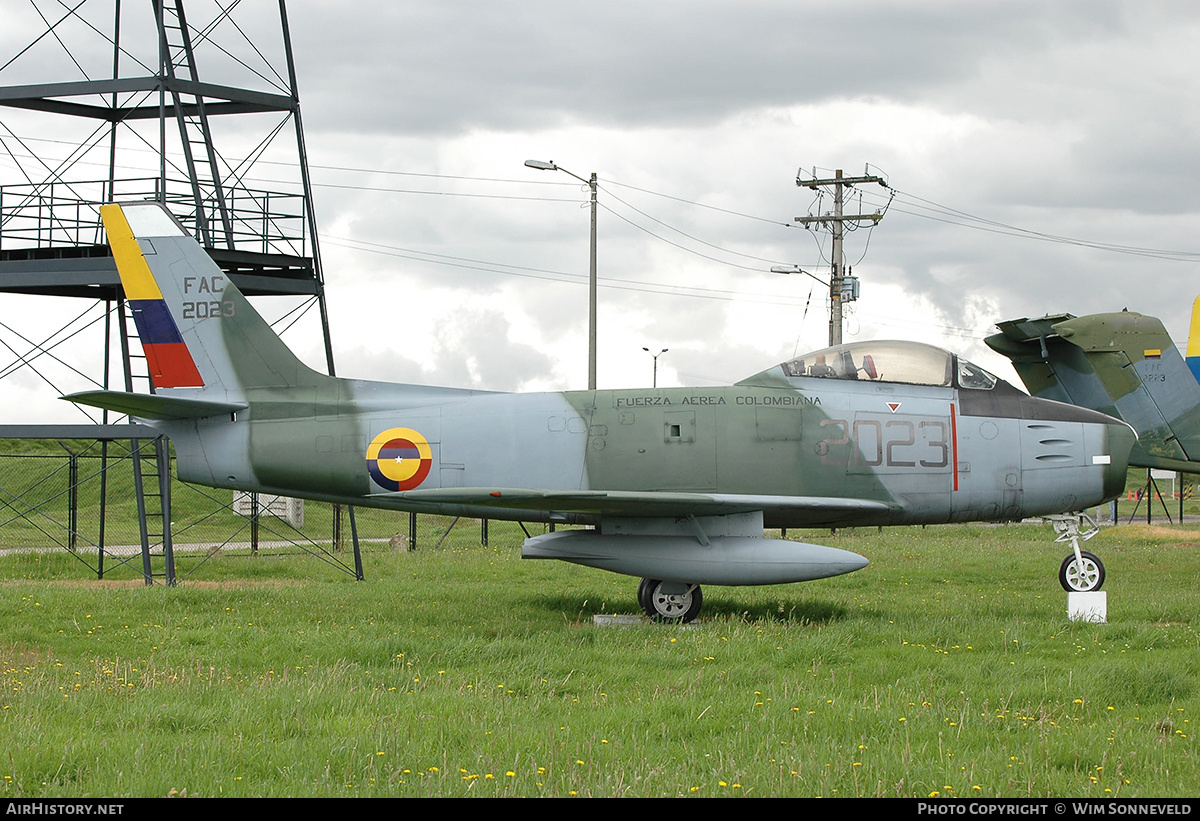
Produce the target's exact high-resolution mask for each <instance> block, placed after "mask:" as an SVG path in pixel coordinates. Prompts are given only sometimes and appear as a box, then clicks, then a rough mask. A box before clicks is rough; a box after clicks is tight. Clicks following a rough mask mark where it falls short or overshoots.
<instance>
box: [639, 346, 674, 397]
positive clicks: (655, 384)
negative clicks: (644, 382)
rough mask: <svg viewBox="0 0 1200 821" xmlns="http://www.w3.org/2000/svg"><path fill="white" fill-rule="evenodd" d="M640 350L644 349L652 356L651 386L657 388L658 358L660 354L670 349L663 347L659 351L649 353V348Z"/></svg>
mask: <svg viewBox="0 0 1200 821" xmlns="http://www.w3.org/2000/svg"><path fill="white" fill-rule="evenodd" d="M642 350H643V351H645V352H646V353H649V354H650V355H651V356H652V357H654V382H653V387H655V388H657V387H658V358H659V357H660V356H662V355H663V354H665V353H666V352H667V351H668V350H670V349H669V348H663V349H662V350H661V351H659V352H658V353H650V349H649V348H642Z"/></svg>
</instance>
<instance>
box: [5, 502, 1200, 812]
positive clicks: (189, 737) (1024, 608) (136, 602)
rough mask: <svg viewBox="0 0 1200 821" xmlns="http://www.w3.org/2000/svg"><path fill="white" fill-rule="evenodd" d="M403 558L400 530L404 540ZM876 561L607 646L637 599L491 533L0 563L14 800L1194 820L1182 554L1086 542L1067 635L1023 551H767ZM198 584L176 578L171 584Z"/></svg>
mask: <svg viewBox="0 0 1200 821" xmlns="http://www.w3.org/2000/svg"><path fill="white" fill-rule="evenodd" d="M395 529H396V530H403V524H399V525H397V527H396V528H395ZM788 535H789V537H792V538H804V539H807V540H811V541H816V542H819V543H824V544H831V545H834V546H837V547H843V548H847V549H850V550H854V551H857V552H860V553H862V554H864V555H866V556H867V557H868V558H870V559H871V562H872V564H871V566H870V567H868V568H866V569H865V570H863V571H860V572H858V573H855V574H852V575H849V576H845V577H841V578H837V579H831V580H826V581H819V582H810V583H807V584H803V585H784V586H776V587H761V588H720V587H708V588H706V589H705V609H704V612H703V614H702V616H701V620H700V621H699V622H697V623H696V624H695V625H693V626H690V627H686V628H681V627H666V626H657V625H651V624H645V623H643V624H638V625H634V626H629V627H611V626H610V627H597V626H595V625H594V624H593V620H592V616H593V615H595V614H601V613H614V612H615V613H633V612H635V611H636V604H635V601H634V591H635V588H636V580H635V579H630V578H627V577H622V576H614V575H611V574H607V573H603V572H601V571H596V570H591V569H587V568H581V567H575V566H571V565H565V564H561V563H558V562H531V561H522V560H521V559H520V558H519V544H520V539H521V536H522V534H521V532H520V530H519V529H518V528H517V527H516V526H515V525H513V526H509V525H502V524H499V523H492V527H491V541H490V546H489V547H481V546H479V539H478V531H477V529H471V528H461V529H456V530H455V531H454V532H452V533H451V536H450V538H448V539H447V540H446V541H445V543H444V544H443V546H442V547H441V548H440V549H436V550H435V549H432V544H431V543H430V544H429V545H428V547H427V549H423V550H419V551H417V552H415V553H407V552H401V551H392V550H389V549H386V548H385V547H382V546H376V547H371V548H369V549H368V550H367V552H366V554H365V556H364V561H365V571H366V581H364V582H356V581H354V580H353V579H352V578H350V577H349V576H347V575H346V574H345V573H342V572H338V571H337V570H335V569H333V568H330V567H329V566H327V565H325V564H323V563H321V562H318V561H315V560H314V559H312V558H311V557H307V556H304V555H272V554H270V553H269V552H268V553H263V554H260V555H259V556H257V557H249V556H247V555H244V554H239V553H236V552H229V553H225V554H224V555H221V556H219V557H216V558H215V559H210V560H209V561H208V562H207V563H206V564H205V565H204V567H203V574H200V573H197V574H193V575H192V576H190V577H189V580H188V581H186V582H185V583H183V584H181V585H180V586H179V587H176V588H174V589H170V588H165V587H161V586H156V587H151V588H147V587H144V586H143V585H141V584H140V583H138V582H136V581H132V580H131V581H128V582H121V581H115V582H110V581H105V582H97V581H95V580H94V577H89V572H88V570H87V568H86V567H85V566H83V565H82V564H81V563H80V562H78V561H76V560H74V559H72V558H71V557H69V556H68V555H66V554H65V552H63V551H57V552H54V553H48V554H21V555H10V556H6V557H3V558H0V580H2V581H0V586H2V589H3V595H2V596H0V613H2V616H0V618H2V619H3V623H4V632H3V636H4V638H3V641H2V642H0V671H2V676H0V687H2V692H0V735H2V737H3V738H5V739H8V742H7V744H6V745H5V746H6V754H5V756H4V761H3V763H2V764H0V772H2V773H3V775H2V781H0V795H4V796H62V797H69V796H165V795H170V794H186V795H188V796H221V795H224V796H505V795H508V796H746V797H755V796H757V797H764V796H910V797H926V796H934V795H940V796H958V797H974V796H979V797H996V796H1004V797H1012V796H1062V797H1066V796H1079V797H1099V798H1104V797H1110V796H1112V797H1147V796H1156V797H1162V796H1195V795H1197V794H1200V786H1198V785H1200V760H1198V758H1197V755H1196V746H1195V741H1194V733H1195V730H1196V729H1197V728H1196V727H1195V726H1194V725H1193V724H1192V717H1193V716H1195V715H1197V713H1198V712H1200V688H1198V685H1200V637H1198V636H1197V630H1196V624H1197V617H1198V610H1200V598H1198V597H1197V594H1196V580H1197V578H1200V554H1198V552H1197V549H1196V548H1197V544H1200V530H1197V529H1196V528H1195V527H1192V526H1185V527H1183V528H1180V527H1173V528H1167V527H1152V528H1150V527H1146V526H1139V525H1135V526H1121V527H1118V528H1106V529H1105V530H1104V532H1102V533H1101V534H1100V535H1099V536H1097V537H1096V538H1095V539H1093V540H1092V541H1091V542H1089V543H1088V547H1089V549H1091V550H1093V551H1094V552H1097V553H1098V554H1100V555H1101V556H1102V557H1103V558H1104V560H1105V563H1106V565H1107V568H1108V581H1107V583H1106V585H1105V589H1106V590H1107V591H1108V596H1109V623H1108V624H1085V623H1073V622H1070V621H1068V620H1067V618H1066V594H1065V593H1064V592H1063V591H1062V589H1061V588H1060V587H1059V585H1058V580H1057V570H1058V564H1059V561H1060V560H1061V559H1062V557H1063V556H1064V555H1065V553H1066V549H1065V548H1064V547H1062V546H1061V545H1053V546H1052V545H1051V544H1050V541H1051V538H1052V534H1051V530H1050V529H1049V527H1047V526H1042V525H1011V526H954V527H936V528H935V527H931V528H928V529H922V528H894V529H886V530H884V531H883V532H882V533H879V532H876V530H875V529H873V528H872V529H859V530H857V531H839V532H838V533H837V534H830V533H829V532H828V531H821V532H804V533H800V532H789V534H788ZM195 561H198V559H197V558H195V557H188V556H181V557H180V558H179V563H180V567H181V574H186V573H187V569H188V568H187V564H188V563H189V562H195Z"/></svg>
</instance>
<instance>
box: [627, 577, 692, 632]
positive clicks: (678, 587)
mask: <svg viewBox="0 0 1200 821" xmlns="http://www.w3.org/2000/svg"><path fill="white" fill-rule="evenodd" d="M703 600H704V597H703V596H702V595H701V593H700V585H698V584H687V583H685V582H664V581H660V580H658V579H642V581H641V584H639V585H638V604H640V605H641V606H642V610H643V611H645V613H646V615H647V616H648V617H649V618H650V620H651V621H657V622H674V623H677V624H687V623H688V622H690V621H692V620H693V619H695V618H696V616H698V615H699V614H700V605H701V603H702V602H703Z"/></svg>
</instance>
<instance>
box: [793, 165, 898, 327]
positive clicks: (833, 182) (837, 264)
mask: <svg viewBox="0 0 1200 821" xmlns="http://www.w3.org/2000/svg"><path fill="white" fill-rule="evenodd" d="M813 176H814V179H811V180H806V179H801V177H800V174H799V173H797V174H796V185H798V186H800V187H801V188H811V189H813V190H814V191H815V190H816V189H818V188H829V187H832V188H833V214H832V215H830V214H826V215H824V216H819V217H796V222H798V223H800V224H801V225H804V226H805V227H807V226H809V225H820V226H821V227H822V228H828V229H829V230H830V231H831V232H832V233H833V271H832V274H831V276H830V277H829V344H830V346H833V345H841V344H842V303H843V302H846V301H851V300H854V299H857V298H858V293H857V288H855V287H854V285H855V283H854V282H850V283H849V286H848V285H847V280H846V274H845V262H844V260H843V257H842V237H843V234H844V233H845V231H844V229H843V228H842V226H843V225H844V224H845V223H847V222H853V223H860V222H867V221H870V222H871V223H872V224H875V223H878V222H879V221H880V220H881V219H883V214H881V213H880V212H878V211H876V212H875V213H874V214H843V213H842V205H843V203H844V201H845V188H846V186H854V185H859V184H862V183H868V182H874V183H879V184H880V185H882V186H883V187H884V188H887V187H888V185H887V182H886V181H885V180H884V179H883V178H882V177H875V176H871V175H864V176H862V177H844V176H842V169H840V168H839V169H838V170H837V171H835V172H834V176H833V178H832V179H824V180H819V179H815V176H816V175H815V174H814V175H813Z"/></svg>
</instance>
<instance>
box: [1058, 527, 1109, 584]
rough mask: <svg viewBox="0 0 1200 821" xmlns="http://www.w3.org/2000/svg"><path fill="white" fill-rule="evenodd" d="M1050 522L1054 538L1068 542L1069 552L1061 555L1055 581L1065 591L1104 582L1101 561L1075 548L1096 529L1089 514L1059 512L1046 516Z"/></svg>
mask: <svg viewBox="0 0 1200 821" xmlns="http://www.w3.org/2000/svg"><path fill="white" fill-rule="evenodd" d="M1046 518H1047V519H1049V520H1050V524H1052V525H1054V532H1055V533H1057V534H1058V535H1057V537H1056V538H1055V539H1054V541H1056V542H1070V543H1071V548H1072V552H1071V553H1068V554H1067V557H1066V558H1065V559H1063V561H1062V565H1060V566H1059V568H1058V582H1059V584H1061V585H1062V588H1063V590H1066V591H1067V592H1068V593H1090V592H1092V591H1094V590H1099V589H1100V588H1101V587H1102V586H1103V585H1104V562H1102V561H1100V557H1099V556H1097V555H1096V554H1095V553H1089V552H1087V551H1086V550H1080V549H1079V542H1080V541H1087V540H1088V539H1090V538H1092V537H1093V536H1095V535H1096V534H1097V533H1099V532H1100V528H1099V527H1098V526H1097V525H1096V523H1095V521H1093V520H1092V518H1091V517H1090V516H1087V515H1081V514H1078V513H1075V514H1063V515H1061V516H1047V517H1046Z"/></svg>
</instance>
